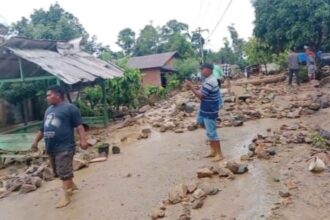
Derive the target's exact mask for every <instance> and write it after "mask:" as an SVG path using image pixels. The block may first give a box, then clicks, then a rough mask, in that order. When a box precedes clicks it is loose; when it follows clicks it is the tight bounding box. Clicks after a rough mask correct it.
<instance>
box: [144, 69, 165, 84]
mask: <svg viewBox="0 0 330 220" xmlns="http://www.w3.org/2000/svg"><path fill="white" fill-rule="evenodd" d="M141 73H142V85H143V87H145V88H146V87H148V86H161V85H162V84H161V79H160V69H156V68H154V69H144V70H141Z"/></svg>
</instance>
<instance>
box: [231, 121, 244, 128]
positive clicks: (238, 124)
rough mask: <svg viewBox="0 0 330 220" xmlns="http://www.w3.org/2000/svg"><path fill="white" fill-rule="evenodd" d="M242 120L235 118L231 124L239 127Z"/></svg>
mask: <svg viewBox="0 0 330 220" xmlns="http://www.w3.org/2000/svg"><path fill="white" fill-rule="evenodd" d="M243 124H244V122H243V121H240V120H235V121H233V126H234V127H239V126H243Z"/></svg>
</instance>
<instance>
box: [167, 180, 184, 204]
mask: <svg viewBox="0 0 330 220" xmlns="http://www.w3.org/2000/svg"><path fill="white" fill-rule="evenodd" d="M187 192H188V187H187V186H186V185H184V184H180V185H177V186H175V187H174V188H173V189H172V190H170V192H169V193H168V200H169V201H170V203H172V204H177V203H180V202H181V201H182V199H183V198H184V197H186V196H187Z"/></svg>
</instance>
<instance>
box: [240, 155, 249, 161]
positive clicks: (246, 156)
mask: <svg viewBox="0 0 330 220" xmlns="http://www.w3.org/2000/svg"><path fill="white" fill-rule="evenodd" d="M249 159H250V156H249V155H242V156H241V161H246V160H249Z"/></svg>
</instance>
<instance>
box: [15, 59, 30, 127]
mask: <svg viewBox="0 0 330 220" xmlns="http://www.w3.org/2000/svg"><path fill="white" fill-rule="evenodd" d="M18 66H19V73H20V76H21V81H22V83H24V72H23V66H22V59H21V58H19V59H18ZM21 108H22V114H23V121H24V125H27V124H28V114H29V113H28V110H27V104H26V100H25V99H24V100H23V101H22V103H21Z"/></svg>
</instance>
